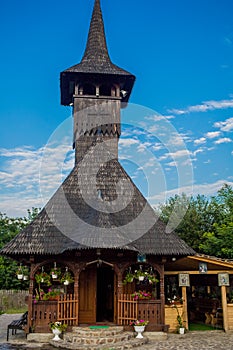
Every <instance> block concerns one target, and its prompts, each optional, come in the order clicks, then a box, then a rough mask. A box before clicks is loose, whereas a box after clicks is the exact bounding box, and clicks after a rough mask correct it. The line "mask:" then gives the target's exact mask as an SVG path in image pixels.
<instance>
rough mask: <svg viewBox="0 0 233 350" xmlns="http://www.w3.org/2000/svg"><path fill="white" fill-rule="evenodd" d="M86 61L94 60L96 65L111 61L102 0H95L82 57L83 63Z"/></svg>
mask: <svg viewBox="0 0 233 350" xmlns="http://www.w3.org/2000/svg"><path fill="white" fill-rule="evenodd" d="M84 62H87V63H91V62H92V63H94V64H95V65H103V63H105V64H106V63H111V60H110V58H109V54H108V49H107V44H106V37H105V30H104V22H103V17H102V11H101V7H100V0H95V4H94V9H93V13H92V18H91V24H90V28H89V34H88V39H87V44H86V50H85V52H84V56H83V58H82V63H84Z"/></svg>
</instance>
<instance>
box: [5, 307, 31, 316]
mask: <svg viewBox="0 0 233 350" xmlns="http://www.w3.org/2000/svg"><path fill="white" fill-rule="evenodd" d="M26 311H27V306H25V307H21V308H17V309H16V308H11V309H10V308H9V309H6V311H5V313H6V314H24V313H25V312H26Z"/></svg>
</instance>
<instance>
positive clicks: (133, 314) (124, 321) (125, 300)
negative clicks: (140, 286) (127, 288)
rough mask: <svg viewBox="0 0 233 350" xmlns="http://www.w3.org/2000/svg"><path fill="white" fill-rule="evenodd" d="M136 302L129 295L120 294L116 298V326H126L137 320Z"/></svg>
mask: <svg viewBox="0 0 233 350" xmlns="http://www.w3.org/2000/svg"><path fill="white" fill-rule="evenodd" d="M137 315H138V302H137V301H136V300H134V299H133V297H132V296H131V294H120V295H119V298H118V310H117V324H118V325H128V324H129V323H130V321H133V320H135V319H136V318H137Z"/></svg>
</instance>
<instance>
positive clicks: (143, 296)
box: [131, 290, 151, 300]
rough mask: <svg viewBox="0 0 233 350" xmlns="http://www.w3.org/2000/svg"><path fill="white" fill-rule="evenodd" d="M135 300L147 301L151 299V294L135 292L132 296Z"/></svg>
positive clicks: (140, 291)
mask: <svg viewBox="0 0 233 350" xmlns="http://www.w3.org/2000/svg"><path fill="white" fill-rule="evenodd" d="M131 296H132V297H133V299H134V300H146V299H151V293H150V292H146V291H144V290H143V291H142V290H139V291H135V292H134V293H133V294H131Z"/></svg>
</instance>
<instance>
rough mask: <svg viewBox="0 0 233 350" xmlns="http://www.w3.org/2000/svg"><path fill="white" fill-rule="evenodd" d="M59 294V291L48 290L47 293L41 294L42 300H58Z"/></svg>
mask: <svg viewBox="0 0 233 350" xmlns="http://www.w3.org/2000/svg"><path fill="white" fill-rule="evenodd" d="M60 294H61V292H60V291H57V290H53V289H52V288H49V289H48V292H47V293H44V294H43V298H42V300H58V299H59V295H60Z"/></svg>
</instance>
